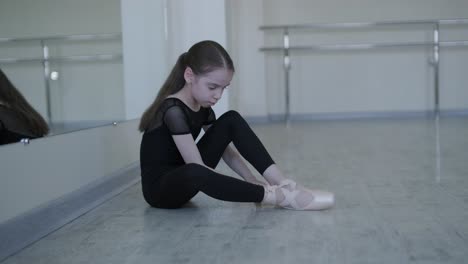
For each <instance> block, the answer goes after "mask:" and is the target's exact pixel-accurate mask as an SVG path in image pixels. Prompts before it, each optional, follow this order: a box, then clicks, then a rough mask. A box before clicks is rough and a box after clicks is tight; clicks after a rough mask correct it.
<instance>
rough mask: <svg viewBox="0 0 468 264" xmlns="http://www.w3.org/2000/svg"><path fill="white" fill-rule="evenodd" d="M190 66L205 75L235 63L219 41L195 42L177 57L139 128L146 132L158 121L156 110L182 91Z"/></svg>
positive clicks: (142, 118) (227, 67) (198, 73)
mask: <svg viewBox="0 0 468 264" xmlns="http://www.w3.org/2000/svg"><path fill="white" fill-rule="evenodd" d="M186 67H190V68H191V69H192V71H193V73H194V74H195V75H203V74H206V73H208V72H211V71H213V70H215V69H217V68H225V69H229V70H232V71H234V64H233V63H232V60H231V57H230V56H229V54H228V53H227V51H226V50H225V49H224V48H223V47H222V46H221V45H220V44H218V43H216V42H214V41H211V40H205V41H201V42H198V43H196V44H194V45H193V46H192V47H191V48H190V49H189V50H188V52H185V53H183V54H182V55H180V56H179V58H178V59H177V62H176V64H175V65H174V67H173V68H172V71H171V73H170V74H169V76H168V77H167V79H166V81H165V82H164V84H163V85H162V87H161V89H160V90H159V92H158V95H157V96H156V99H155V100H154V102H153V103H152V104H151V105H150V106H149V107H148V109H146V111H145V112H144V113H143V116H142V117H141V120H140V126H139V130H140V131H141V132H144V131H146V130H148V129H149V128H151V127H152V126H153V125H154V123H155V122H156V112H157V110H158V108H159V106H160V105H161V103H162V102H163V101H164V99H165V98H166V97H167V96H169V95H171V94H174V93H176V92H178V91H180V90H181V89H182V88H183V87H184V85H185V79H184V71H185V69H186Z"/></svg>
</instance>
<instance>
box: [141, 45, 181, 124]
mask: <svg viewBox="0 0 468 264" xmlns="http://www.w3.org/2000/svg"><path fill="white" fill-rule="evenodd" d="M186 56H187V52H185V53H183V54H182V55H180V56H179V58H178V59H177V62H176V64H175V65H174V67H173V68H172V70H171V73H170V74H169V76H168V77H167V79H166V81H165V82H164V84H163V86H162V87H161V89H160V90H159V92H158V95H157V96H156V99H155V100H154V102H153V103H152V104H151V105H150V107H148V109H146V111H145V112H144V113H143V116H142V117H141V120H140V125H139V127H138V129H139V130H140V131H141V132H144V131H146V130H147V129H149V128H151V127H153V126H154V123H155V122H156V112H157V110H158V108H159V106H160V105H161V103H162V102H163V101H164V99H165V98H166V97H167V96H169V95H171V94H174V93H177V92H178V91H180V90H181V89H182V87H184V85H185V79H184V71H185V67H186V63H185V61H186V59H185V58H186Z"/></svg>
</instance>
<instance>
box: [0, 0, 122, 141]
mask: <svg viewBox="0 0 468 264" xmlns="http://www.w3.org/2000/svg"><path fill="white" fill-rule="evenodd" d="M120 8H121V7H120V0H97V1H96V0H80V1H77V0H65V1H64V0H40V1H31V0H0V69H1V70H2V71H3V73H4V74H5V75H6V76H7V78H8V79H9V80H10V81H11V83H13V85H14V86H15V87H16V89H17V90H19V91H20V92H21V94H22V95H23V96H24V97H25V99H26V100H27V101H28V102H29V103H30V104H31V106H33V107H34V108H35V110H37V112H39V113H40V114H41V115H42V117H43V118H44V119H45V120H46V121H47V123H48V125H49V127H50V132H49V134H48V135H47V136H49V135H56V134H61V133H67V132H71V131H76V130H80V129H85V128H90V127H96V126H101V125H108V124H112V123H113V122H119V121H123V120H125V103H124V93H125V91H124V80H123V57H122V36H121V32H122V30H121V10H120Z"/></svg>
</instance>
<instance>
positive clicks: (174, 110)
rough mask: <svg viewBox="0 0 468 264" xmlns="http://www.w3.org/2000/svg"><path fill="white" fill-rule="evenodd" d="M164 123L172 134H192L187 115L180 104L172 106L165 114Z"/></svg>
mask: <svg viewBox="0 0 468 264" xmlns="http://www.w3.org/2000/svg"><path fill="white" fill-rule="evenodd" d="M164 123H165V124H166V126H167V128H168V129H169V132H170V133H171V134H172V135H184V134H190V125H189V122H188V119H187V115H186V114H185V113H184V111H183V110H182V108H181V107H180V106H177V105H175V106H172V107H170V108H169V109H167V110H166V113H165V114H164Z"/></svg>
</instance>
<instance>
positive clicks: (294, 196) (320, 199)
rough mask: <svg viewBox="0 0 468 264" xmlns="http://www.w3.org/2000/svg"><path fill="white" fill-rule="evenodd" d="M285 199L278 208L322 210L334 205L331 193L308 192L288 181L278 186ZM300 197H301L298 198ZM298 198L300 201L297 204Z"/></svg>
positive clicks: (333, 197)
mask: <svg viewBox="0 0 468 264" xmlns="http://www.w3.org/2000/svg"><path fill="white" fill-rule="evenodd" d="M278 187H279V188H280V190H281V192H282V193H283V195H284V197H285V199H284V200H283V201H281V202H280V203H279V206H281V207H283V208H286V209H291V210H324V209H328V208H330V207H332V206H333V205H334V204H335V196H334V194H333V193H331V192H327V191H321V190H309V189H307V188H304V187H302V186H298V184H297V183H296V182H295V181H293V180H290V179H286V180H283V181H282V182H280V184H279V185H278ZM299 195H301V197H299ZM298 198H300V199H302V201H301V202H300V203H299V201H298ZM301 204H302V205H301Z"/></svg>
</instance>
